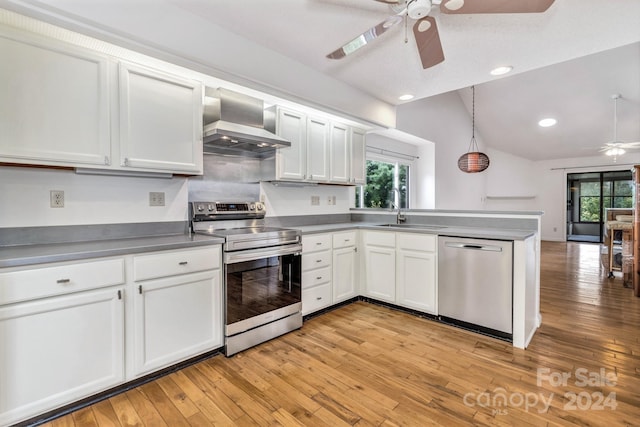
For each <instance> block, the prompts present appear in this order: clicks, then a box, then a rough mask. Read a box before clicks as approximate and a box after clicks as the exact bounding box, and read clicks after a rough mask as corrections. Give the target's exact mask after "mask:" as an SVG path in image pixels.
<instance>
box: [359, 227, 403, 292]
mask: <svg viewBox="0 0 640 427" xmlns="http://www.w3.org/2000/svg"><path fill="white" fill-rule="evenodd" d="M395 238H396V236H395V233H393V232H382V231H367V230H365V231H363V238H362V240H363V242H364V257H365V260H364V262H365V266H366V267H365V276H366V277H365V279H366V282H365V288H364V289H365V294H366V296H368V297H371V298H375V299H378V300H381V301H386V302H392V303H395V302H396V239H395Z"/></svg>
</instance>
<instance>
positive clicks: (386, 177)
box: [355, 153, 411, 209]
mask: <svg viewBox="0 0 640 427" xmlns="http://www.w3.org/2000/svg"><path fill="white" fill-rule="evenodd" d="M410 163H411V162H410V161H408V160H399V159H396V158H393V157H390V156H384V155H380V154H374V153H367V162H366V168H367V183H366V184H365V185H361V186H358V187H356V194H355V198H356V200H355V206H356V207H358V208H391V207H396V206H400V208H402V209H409V188H410V182H409V181H410V173H409V171H410V167H411V164H410ZM394 189H397V190H398V191H395V190H394Z"/></svg>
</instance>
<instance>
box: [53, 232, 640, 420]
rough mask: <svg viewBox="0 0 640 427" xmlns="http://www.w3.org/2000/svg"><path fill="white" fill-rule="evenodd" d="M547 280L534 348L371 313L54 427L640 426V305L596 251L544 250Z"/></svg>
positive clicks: (368, 307)
mask: <svg viewBox="0 0 640 427" xmlns="http://www.w3.org/2000/svg"><path fill="white" fill-rule="evenodd" d="M541 279H542V280H541V281H542V291H541V295H542V301H541V311H542V316H543V325H542V327H541V328H540V329H539V330H538V332H537V333H536V335H535V337H534V339H533V341H532V343H531V345H530V346H529V348H528V349H527V350H519V349H514V348H512V347H511V346H510V345H509V344H508V343H505V342H503V341H499V340H496V339H493V338H488V337H483V336H480V335H476V334H473V333H470V332H466V331H463V330H460V329H456V328H453V327H450V326H446V325H442V324H439V323H436V322H434V321H430V320H427V319H421V318H418V317H415V316H412V315H409V314H405V313H402V312H399V311H395V310H391V309H388V308H384V307H380V306H376V305H372V304H368V303H364V302H358V303H354V304H350V305H348V306H345V307H342V308H340V309H337V310H334V311H332V312H330V313H327V314H324V315H322V316H319V317H316V318H314V319H311V320H310V321H308V322H306V323H305V325H304V327H303V328H302V329H301V330H299V331H296V332H293V333H290V334H288V335H286V336H284V337H281V338H278V339H275V340H272V341H270V342H268V343H265V344H263V345H260V346H258V347H255V348H253V349H250V350H248V351H245V352H243V353H241V354H239V355H236V356H234V357H232V358H228V359H227V358H225V357H224V356H215V357H213V358H210V359H208V360H206V361H204V362H201V363H199V364H196V365H193V366H191V367H188V368H186V369H183V370H181V371H178V372H176V373H173V374H170V375H168V376H165V377H163V378H161V379H159V380H157V381H154V382H152V383H149V384H146V385H144V386H141V387H138V388H136V389H133V390H130V391H127V392H125V393H122V394H120V395H117V396H115V397H112V398H110V399H108V400H104V401H102V402H100V403H98V404H95V405H93V406H91V407H88V408H85V409H82V410H79V411H77V412H75V413H72V414H70V415H67V416H65V417H62V418H59V419H57V420H54V421H53V422H51V423H48V424H46V425H47V426H51V427H53V426H92V425H99V426H132V425H136V426H138V425H139V426H170V427H173V426H207V425H284V426H291V425H317V426H341V425H358V426H372V425H375V426H399V425H412V426H413V425H415V426H418V425H419V426H428V425H445V426H455V425H490V426H495V425H499V426H501V425H504V426H513V425H518V426H526V425H536V426H543V425H584V426H604V425H606V426H622V425H636V426H637V425H639V424H640V409H639V405H640V342H639V337H640V298H635V297H633V295H632V291H631V290H630V289H625V288H624V287H623V286H622V280H621V278H617V279H614V280H609V279H607V278H606V271H604V270H603V269H602V267H601V266H600V261H599V255H598V246H597V245H592V244H584V243H566V244H565V243H557V242H554V243H550V242H544V243H543V244H542V271H541ZM563 378H564V379H563Z"/></svg>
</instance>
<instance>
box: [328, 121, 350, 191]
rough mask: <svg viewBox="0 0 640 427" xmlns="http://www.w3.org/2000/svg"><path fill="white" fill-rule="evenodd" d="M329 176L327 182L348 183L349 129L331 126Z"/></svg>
mask: <svg viewBox="0 0 640 427" xmlns="http://www.w3.org/2000/svg"><path fill="white" fill-rule="evenodd" d="M330 135H331V140H330V144H331V176H330V177H329V181H331V182H335V183H344V184H347V183H349V172H350V171H349V169H350V166H351V163H350V162H351V156H350V155H349V127H348V126H345V125H342V124H339V123H332V124H331V133H330Z"/></svg>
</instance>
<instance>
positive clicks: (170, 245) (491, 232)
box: [0, 222, 535, 268]
mask: <svg viewBox="0 0 640 427" xmlns="http://www.w3.org/2000/svg"><path fill="white" fill-rule="evenodd" d="M414 227H415V228H414ZM427 227H428V226H427ZM291 228H297V229H299V230H300V231H301V232H302V234H303V235H305V234H315V233H329V232H335V231H344V230H352V229H364V230H378V231H385V230H386V231H394V232H397V231H405V232H411V233H423V234H435V235H446V236H455V237H469V238H477V239H498V240H524V239H526V238H528V237H531V236H533V235H534V234H535V233H534V232H533V231H531V230H509V229H495V228H480V227H459V226H437V227H433V228H425V226H424V225H423V226H421V225H420V224H413V227H412V225H411V224H408V225H402V226H398V227H396V226H389V227H381V226H380V224H379V223H378V224H376V223H368V222H344V223H336V224H321V225H307V226H295V227H291ZM222 243H224V241H223V239H221V238H217V237H211V236H205V235H199V234H192V235H186V234H185V235H183V234H176V235H169V236H156V237H139V238H128V239H113V240H95V241H90V242H76V243H56V244H46V245H19V246H1V247H0V268H5V267H18V266H24V265H34V264H43V263H50V262H60V261H73V260H79V259H88V258H100V257H107V256H118V255H128V254H133V253H141V252H153V251H162V250H172V249H183V248H189V247H197V246H205V245H214V244H222Z"/></svg>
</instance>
